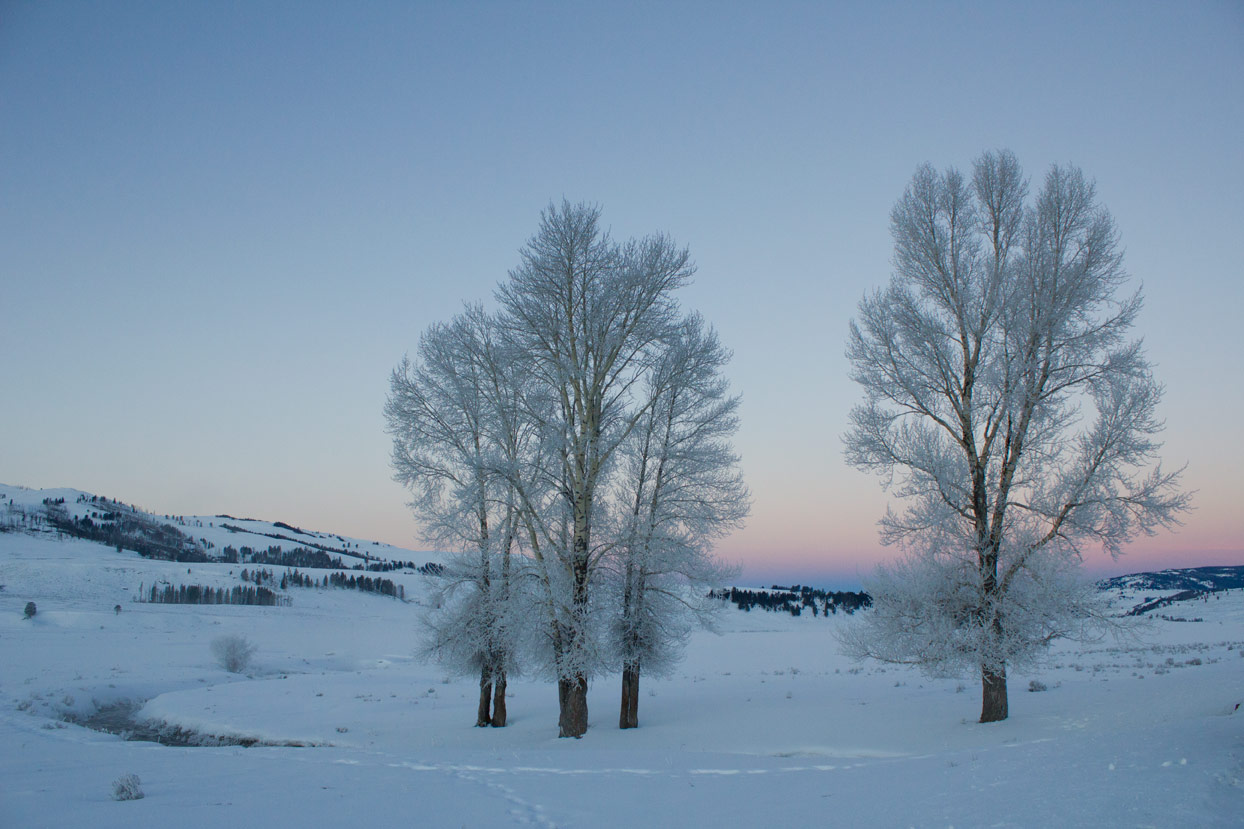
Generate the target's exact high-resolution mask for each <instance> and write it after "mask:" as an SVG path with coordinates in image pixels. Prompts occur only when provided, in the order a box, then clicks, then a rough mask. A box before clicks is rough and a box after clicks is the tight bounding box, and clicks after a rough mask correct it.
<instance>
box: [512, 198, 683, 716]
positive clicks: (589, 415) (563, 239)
mask: <svg viewBox="0 0 1244 829" xmlns="http://www.w3.org/2000/svg"><path fill="white" fill-rule="evenodd" d="M599 218H600V210H599V208H597V207H595V206H591V205H585V204H578V205H572V204H570V203H569V202H566V201H563V202H562V204H561V205H560V206H557V205H550V206H549V207H548V208H547V209H546V210H545V211H544V212H543V213H542V215H541V222H540V229H539V231H538V232H537V233H536V235H535V236H533V237H532V238H531V239H530V240H529V241H528V243H527V244H526V246H525V247H524V248H523V249H522V251H521V253H520V256H521V263H520V264H519V266H518V267H517V268H515V269H514V270H512V271H511V272H510V274H509V279H508V280H507V281H506V282H504V283H503V284H502V285H501V286H500V288H499V289H498V290H497V299H498V301H499V303H500V305H501V315H500V319H501V321H502V326H503V329H504V331H505V333H506V336H507V337H508V339H509V340H510V341H511V342H512V343H513V344H514V346H515V347H516V348H517V349H519V350H520V351H521V353H523V354H524V355H526V357H525V359H526V365H527V366H528V368H529V375H530V378H531V380H532V382H533V383H534V384H535V386H536V387H537V388H538V389H539V392H538V394H536V395H535V399H536V400H537V401H538V403H537V404H536V405H531V406H528V408H527V411H526V414H527V415H528V416H530V417H531V418H532V419H533V420H534V421H536V422H537V423H538V428H539V433H540V438H541V442H542V445H543V447H544V451H543V452H542V454H541V458H542V459H543V460H544V462H546V463H547V466H546V468H545V469H544V470H543V472H544V475H543V483H544V485H545V491H546V492H547V491H551V492H553V493H555V495H556V497H555V500H554V501H553V502H551V503H550V502H544V503H543V504H542V505H537V504H536V498H535V497H529V498H527V499H526V502H525V505H524V507H525V508H524V517H525V520H527V521H528V525H527V526H528V529H529V533H530V536H531V538H532V543H531V548H532V554H533V556H534V558H535V560H536V563H537V564H538V566H539V567H540V568H541V572H542V579H543V582H542V583H543V585H544V588H545V591H546V595H547V607H548V609H549V612H550V613H551V615H552V619H551V620H550V639H549V644H550V647H551V650H552V661H553V667H554V671H555V673H556V676H557V682H558V699H559V703H560V717H559V727H560V734H561V736H563V737H579V736H582V735H583V734H584V733H585V732H586V731H587V723H588V713H587V688H588V679H589V678H590V676H591V675H592V673H593V672H594V671H595V670H597V669H598V668H599V666H600V663H601V656H600V653H599V642H598V641H596V638H597V637H596V636H595V634H594V622H595V621H596V620H595V618H594V615H593V613H592V609H593V601H594V598H595V597H594V596H593V588H594V586H595V584H596V583H597V582H598V580H599V579H598V570H599V564H600V561H601V558H602V556H603V554H604V553H605V552H606V551H607V549H608V547H607V545H603V544H595V545H594V541H596V540H597V539H594V536H593V527H594V526H595V525H597V524H598V523H601V518H602V512H603V509H604V507H605V503H604V499H603V498H602V497H600V496H602V495H603V491H604V486H603V485H604V484H605V482H606V475H607V472H608V470H609V468H610V465H611V463H612V462H613V461H614V459H615V458H614V456H615V453H616V451H617V449H618V447H619V446H620V445H621V444H622V442H623V441H625V440H626V439H627V437H628V436H629V435H630V433H631V432H632V430H633V429H634V428H635V425H636V423H637V422H638V421H639V419H640V418H641V417H642V416H643V414H644V407H643V405H642V401H637V400H636V395H637V392H638V391H639V389H640V388H641V384H642V382H643V379H644V377H645V376H646V375H647V373H648V372H649V371H650V370H651V368H652V366H653V365H654V363H655V361H656V359H657V355H658V354H659V352H660V351H661V348H662V345H663V344H664V343H665V342H667V341H668V340H669V339H670V338H671V337H672V335H673V333H674V331H675V329H676V326H677V323H678V319H679V317H678V306H677V302H676V300H675V298H674V292H675V291H676V290H677V289H678V288H679V287H680V286H682V285H683V284H685V283H686V282H687V281H688V279H689V278H690V277H691V275H692V273H693V272H694V268H693V266H692V264H691V261H690V256H689V254H688V252H687V250H686V249H685V248H678V247H676V246H675V245H674V243H673V242H672V241H671V240H670V239H669V238H668V237H665V236H662V235H654V236H649V237H645V238H643V239H640V240H636V241H630V242H627V243H624V244H615V243H614V242H613V241H612V240H611V239H610V238H609V235H608V234H607V233H606V232H604V231H603V230H602V229H601V228H600V225H599Z"/></svg>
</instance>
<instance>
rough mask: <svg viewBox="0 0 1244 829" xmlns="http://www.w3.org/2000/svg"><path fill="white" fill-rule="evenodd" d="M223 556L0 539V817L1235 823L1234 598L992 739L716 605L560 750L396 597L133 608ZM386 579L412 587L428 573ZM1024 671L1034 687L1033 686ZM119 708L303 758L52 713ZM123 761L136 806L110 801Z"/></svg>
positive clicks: (897, 673)
mask: <svg viewBox="0 0 1244 829" xmlns="http://www.w3.org/2000/svg"><path fill="white" fill-rule="evenodd" d="M188 567H189V569H191V570H192V573H190V574H187V573H186V570H187V568H188ZM238 569H239V567H238V565H227V564H199V563H195V564H192V565H186V564H176V563H170V562H158V561H150V560H146V559H142V558H140V557H138V556H137V555H134V554H132V553H117V552H116V551H115V550H112V549H110V548H107V547H103V546H101V545H97V544H90V543H87V542H82V541H64V542H60V541H56V540H54V539H53V538H51V537H32V536H29V535H23V534H19V533H5V534H0V584H4V585H5V587H4V590H3V591H0V665H3V671H2V672H0V744H3V745H4V746H5V747H6V749H5V751H4V752H0V779H2V780H3V781H4V782H3V785H2V786H0V825H5V826H9V825H12V826H76V825H92V826H114V825H115V826H121V825H125V826H135V825H139V826H143V825H156V824H163V823H167V822H169V821H176V822H177V823H178V824H180V825H185V826H208V825H212V826H217V825H220V824H221V823H222V822H234V823H237V822H244V823H248V824H259V823H268V824H272V825H278V826H283V825H299V824H304V825H340V824H344V823H346V822H357V820H358V818H359V816H360V814H364V813H365V814H366V815H367V820H368V823H369V824H371V825H376V826H390V825H392V826H398V825H401V826H409V825H411V824H412V823H417V824H419V825H431V826H464V825H465V826H495V825H508V824H534V825H544V826H633V825H654V826H674V825H681V826H686V825H707V824H709V823H710V822H719V823H721V824H722V825H739V824H744V823H754V822H758V821H767V820H770V819H774V818H776V817H777V816H780V818H781V819H782V820H783V821H794V822H811V823H813V824H814V825H823V824H839V823H841V824H844V825H845V824H848V823H852V824H857V825H881V826H907V825H915V826H946V825H955V826H983V825H1004V826H1049V825H1065V826H1077V825H1083V826H1088V825H1092V826H1103V825H1106V826H1136V825H1158V826H1205V825H1209V826H1214V825H1220V826H1228V825H1239V823H1240V815H1244V719H1242V718H1244V715H1242V714H1239V713H1233V706H1234V705H1235V703H1237V702H1240V701H1241V700H1242V699H1244V592H1241V591H1231V592H1228V593H1225V594H1222V595H1221V598H1211V599H1209V600H1208V601H1205V602H1198V603H1196V607H1195V608H1189V610H1188V612H1187V614H1185V615H1188V616H1195V617H1198V618H1202V619H1203V620H1204V621H1201V622H1168V621H1161V620H1159V621H1157V622H1155V623H1154V624H1153V626H1152V628H1151V629H1150V630H1149V631H1148V632H1147V634H1146V635H1145V638H1144V639H1142V640H1140V641H1137V642H1133V643H1126V644H1116V643H1113V642H1103V643H1099V644H1096V645H1091V646H1068V645H1062V646H1060V647H1059V648H1058V649H1057V650H1056V651H1055V652H1054V654H1053V659H1052V660H1051V663H1050V665H1048V666H1047V667H1045V668H1043V669H1041V670H1039V671H1037V672H1034V673H1033V674H1031V675H1016V676H1013V677H1012V678H1011V688H1012V702H1011V710H1012V716H1011V718H1010V719H1009V720H1007V721H1006V722H1003V723H998V724H993V725H988V726H983V725H979V724H977V723H976V722H975V718H976V715H977V713H978V704H979V695H978V693H977V689H976V687H975V686H974V685H973V684H972V683H971V682H970V681H964V682H962V683H960V682H958V681H956V680H929V679H927V678H925V677H922V676H920V675H919V674H916V673H914V672H910V671H906V670H896V669H894V668H886V667H882V666H877V665H867V664H866V665H862V666H860V665H855V664H853V663H851V662H849V661H847V660H845V659H844V658H842V657H841V656H839V655H838V650H837V644H836V642H835V640H834V639H833V637H832V636H831V631H832V629H833V628H834V626H836V625H839V624H843V623H845V622H846V620H844V619H842V618H839V617H831V618H828V619H826V618H822V617H810V616H808V615H804V616H802V617H800V618H792V617H790V616H787V615H778V614H771V613H765V612H763V611H759V610H753V611H751V612H748V613H744V612H741V611H736V610H731V611H729V613H728V614H726V615H725V616H724V618H723V623H722V630H723V632H722V635H720V636H716V635H713V634H709V633H698V634H695V636H694V638H693V641H692V642H691V645H690V648H689V650H688V658H687V660H686V661H685V662H684V663H683V665H682V666H681V667H680V668H679V669H678V670H677V671H676V673H675V675H673V676H671V677H669V678H665V679H651V678H648V677H645V678H644V679H643V680H642V684H641V695H642V697H641V701H640V707H639V717H640V728H638V729H635V730H631V731H620V730H618V729H617V728H616V723H617V716H618V691H619V689H618V685H619V681H618V678H617V677H613V676H610V677H602V678H600V679H598V680H596V681H595V682H594V683H593V685H592V689H591V693H590V697H589V701H590V705H591V726H592V727H591V730H590V731H589V732H588V734H587V736H586V737H585V738H584V739H582V740H559V739H557V738H556V733H557V729H556V719H557V701H556V692H555V690H554V688H553V687H552V686H551V685H549V684H548V683H546V682H542V681H538V680H534V679H519V680H515V681H513V682H512V683H511V686H510V690H511V699H510V701H509V710H510V722H511V725H510V726H509V727H507V728H504V729H477V728H473V727H471V724H472V723H473V722H474V710H475V702H476V695H477V690H476V687H475V684H474V683H473V682H472V681H470V680H469V679H467V680H457V679H449V680H447V679H446V677H444V675H443V674H442V672H441V671H440V670H439V669H437V668H436V667H434V666H430V665H427V664H423V663H420V662H418V661H416V660H415V659H414V658H413V657H412V653H413V652H414V649H415V645H416V641H417V635H418V633H417V629H416V625H415V607H414V606H413V604H412V603H410V602H401V601H398V600H396V599H392V598H388V597H381V596H374V595H365V594H359V593H356V592H354V591H346V590H331V589H329V590H324V589H298V590H291V591H289V592H290V595H291V596H292V597H293V604H292V606H290V607H274V608H269V607H232V606H174V605H154V604H137V603H133V602H130V601H128V599H126V597H128V596H132V595H134V594H135V593H136V592H137V588H138V586H139V585H140V584H144V583H145V584H150V582H151V581H152V580H153V579H165V580H170V581H173V582H175V583H176V582H179V581H180V582H186V581H188V580H193V581H194V582H196V583H202V584H212V585H216V586H226V585H230V584H235V583H237V578H238V577H237V571H238ZM230 570H232V571H233V573H232V574H230ZM392 575H393V577H394V578H395V579H401V580H402V583H403V584H404V585H405V587H406V590H407V593H408V595H412V596H417V595H418V594H419V591H420V590H421V581H420V578H419V577H417V576H407V575H404V574H402V573H394V574H392ZM28 601H34V602H36V603H37V605H38V613H37V615H36V616H35V617H34V618H33V619H28V620H27V619H23V618H22V615H23V614H22V610H23V607H24V605H25V603H26V602H28ZM117 604H120V605H121V607H122V609H121V612H120V613H117V612H116V611H115V609H114V608H115V606H116V605H117ZM226 633H236V634H240V635H244V636H246V637H247V638H249V639H250V640H251V641H252V642H254V643H255V644H256V645H257V646H258V652H257V653H256V656H255V659H254V662H253V665H252V667H251V669H250V670H249V672H248V673H246V674H242V675H237V674H230V673H227V672H226V671H224V670H223V669H221V668H220V667H218V666H217V665H216V664H215V662H214V660H213V657H212V655H211V653H210V650H209V643H210V642H211V640H213V639H214V638H216V637H218V636H220V635H222V634H226ZM1031 680H1038V681H1039V682H1041V683H1044V684H1045V685H1046V686H1047V688H1048V690H1046V691H1044V692H1039V693H1038V692H1032V693H1030V692H1028V691H1027V690H1026V689H1027V688H1028V686H1029V683H1030V681H1031ZM961 684H962V685H963V686H964V690H963V691H962V692H959V691H958V688H959V686H960V685H961ZM118 700H134V701H142V702H144V703H145V705H144V707H143V709H142V712H141V713H142V715H143V716H146V717H151V718H153V719H156V720H162V721H165V722H167V723H169V724H171V725H175V726H178V727H182V728H186V729H191V730H195V731H199V732H202V733H206V734H215V735H232V736H240V737H247V738H257V739H260V740H265V741H273V742H279V741H293V742H304V743H315V744H320V745H319V746H318V747H314V748H269V747H255V748H241V747H236V746H231V747H222V748H200V747H195V748H178V747H166V746H160V745H155V744H152V743H139V742H125V741H122V740H121V739H119V738H117V737H114V736H110V735H104V734H99V733H96V732H92V731H89V730H87V729H84V728H81V727H79V726H74V725H70V724H66V723H64V722H62V721H61V719H62V718H63V717H64V716H65V715H66V714H69V713H72V714H75V715H78V716H82V715H85V714H88V713H89V712H90V711H92V710H94V709H95V708H97V707H98V706H100V705H104V704H108V703H111V702H116V701H118ZM126 773H135V774H137V775H138V776H139V777H140V778H141V779H142V784H143V789H144V791H145V793H146V797H145V798H144V799H142V800H137V801H130V802H116V801H113V800H112V799H111V788H112V781H114V780H116V779H117V778H119V777H120V776H122V775H123V774H126Z"/></svg>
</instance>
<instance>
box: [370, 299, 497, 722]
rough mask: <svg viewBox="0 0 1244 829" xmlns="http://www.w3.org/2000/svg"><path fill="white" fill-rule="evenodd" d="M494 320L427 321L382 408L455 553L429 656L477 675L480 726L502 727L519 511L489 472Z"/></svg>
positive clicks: (429, 513) (493, 449)
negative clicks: (414, 358) (413, 357)
mask: <svg viewBox="0 0 1244 829" xmlns="http://www.w3.org/2000/svg"><path fill="white" fill-rule="evenodd" d="M491 328H492V325H491V322H490V320H489V319H488V317H487V315H486V314H485V313H484V312H483V311H482V310H481V309H479V308H478V307H475V308H468V309H467V311H466V312H465V313H463V314H462V315H460V316H458V317H457V318H455V319H454V320H453V322H451V323H449V324H448V325H433V326H432V327H431V328H429V329H428V331H427V332H426V333H425V334H424V335H423V337H422V338H421V340H420V343H419V362H418V363H417V364H412V363H411V362H410V360H409V359H404V360H403V361H402V363H401V365H399V366H398V368H397V369H395V370H394V372H393V375H392V377H391V381H390V395H389V398H388V401H387V404H386V406H385V415H386V418H387V421H388V428H389V432H390V434H391V435H392V436H393V457H392V463H393V468H394V471H395V474H394V477H395V479H396V480H398V481H399V482H401V483H403V484H405V485H406V486H407V487H408V488H409V489H410V490H411V492H412V493H413V494H414V500H413V501H412V503H411V507H412V509H413V510H414V512H415V514H416V516H417V517H418V518H419V520H420V523H421V527H422V532H423V537H424V539H425V540H426V541H427V542H429V543H431V544H433V545H436V546H439V547H441V548H442V549H448V550H451V551H460V552H458V553H457V554H456V555H453V556H452V557H451V559H450V561H449V562H448V564H447V566H446V568H445V570H444V572H443V573H441V574H440V575H439V576H438V577H437V581H438V583H439V585H440V590H439V591H438V593H437V595H436V597H435V601H434V606H433V610H432V611H431V612H430V613H429V614H427V616H426V617H425V619H424V622H425V624H426V626H427V628H428V633H429V636H428V638H427V648H426V650H427V653H428V654H429V655H431V656H434V657H436V658H438V659H439V660H440V661H441V662H442V663H443V664H446V665H448V666H450V667H453V668H455V669H463V670H471V671H478V672H479V689H480V694H479V706H478V711H477V715H476V723H475V724H476V725H477V726H487V725H492V726H503V725H505V723H506V706H505V688H506V682H507V674H508V673H509V672H510V671H511V670H513V667H514V657H515V647H514V642H513V640H514V636H515V633H514V627H515V626H514V624H513V623H512V620H511V616H512V615H513V612H514V604H515V603H514V602H513V601H512V599H513V584H512V580H513V573H512V558H513V550H514V547H515V544H516V542H517V528H518V524H517V512H516V509H515V504H514V497H513V491H512V489H511V488H510V487H509V484H508V481H507V479H506V478H505V477H504V476H503V475H500V474H497V472H496V471H495V467H496V461H495V457H496V455H497V453H498V452H499V451H503V450H502V448H499V447H498V446H497V441H498V440H503V439H504V438H503V437H502V435H503V432H504V424H503V419H504V417H505V413H504V412H500V411H499V410H498V401H497V399H496V397H495V396H493V395H492V394H490V392H492V391H493V390H494V388H495V386H496V384H497V383H498V382H499V381H498V379H497V378H498V374H499V373H502V372H504V371H505V369H504V367H501V366H498V365H497V364H496V361H497V359H498V357H497V354H496V352H495V351H494V350H491V349H490V339H491Z"/></svg>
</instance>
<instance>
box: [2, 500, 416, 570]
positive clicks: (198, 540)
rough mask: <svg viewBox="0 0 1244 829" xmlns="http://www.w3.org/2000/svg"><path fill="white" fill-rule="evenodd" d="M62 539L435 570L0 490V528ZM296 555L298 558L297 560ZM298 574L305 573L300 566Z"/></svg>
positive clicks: (228, 520) (261, 528)
mask: <svg viewBox="0 0 1244 829" xmlns="http://www.w3.org/2000/svg"><path fill="white" fill-rule="evenodd" d="M3 527H8V528H11V529H23V528H29V529H36V530H47V531H53V532H57V531H59V532H62V533H65V534H69V535H73V536H76V537H79V538H85V539H87V540H91V541H99V542H101V543H105V544H109V545H110V546H119V547H120V548H121V549H128V550H133V551H135V552H138V553H140V554H143V555H145V556H146V557H149V558H159V559H166V560H172V561H190V562H195V561H229V562H231V563H245V562H246V561H256V560H258V561H261V562H262V563H271V564H276V565H278V566H279V565H281V564H283V563H285V562H284V561H282V560H281V558H282V554H285V555H287V556H290V558H289V562H290V564H291V566H297V564H298V561H299V559H300V558H301V559H302V560H304V561H305V560H306V559H307V558H309V557H310V556H309V555H307V554H311V553H320V554H322V556H314V558H316V559H319V562H320V563H319V564H318V565H316V566H322V567H329V566H332V567H338V568H346V569H371V570H392V569H397V568H399V567H403V566H405V567H408V568H409V569H413V568H414V567H417V566H420V565H422V564H426V563H427V562H429V561H433V562H436V561H437V560H438V558H439V557H438V556H437V555H436V554H435V553H426V552H423V553H421V552H415V551H413V550H407V549H404V548H401V547H394V546H392V545H389V544H384V543H381V542H379V541H368V540H365V539H359V538H349V537H345V536H341V535H336V534H331V533H323V532H312V531H308V530H304V529H302V528H300V527H295V526H292V525H290V524H286V523H284V522H281V521H257V520H255V519H251V518H234V517H233V516H230V515H189V516H185V515H163V516H161V515H155V514H153V513H149V512H147V511H146V510H143V509H142V508H141V507H136V506H132V505H130V504H126V503H124V502H122V501H119V500H115V499H112V498H108V497H105V496H101V495H96V494H93V493H89V492H82V491H81V490H77V489H28V488H26V487H21V486H13V485H5V484H0V528H3ZM299 553H302V554H303V555H301V556H300V555H298V554H299ZM301 566H308V565H307V564H302V565H301Z"/></svg>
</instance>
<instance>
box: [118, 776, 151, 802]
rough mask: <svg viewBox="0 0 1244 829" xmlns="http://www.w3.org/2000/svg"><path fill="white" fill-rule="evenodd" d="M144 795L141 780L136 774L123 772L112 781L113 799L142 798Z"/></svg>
mask: <svg viewBox="0 0 1244 829" xmlns="http://www.w3.org/2000/svg"><path fill="white" fill-rule="evenodd" d="M144 797H146V795H144V794H143V781H141V780H139V779H138V775H137V774H123V775H121V776H120V777H118V778H117V779H116V780H113V781H112V799H113V800H142V799H143V798H144Z"/></svg>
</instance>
